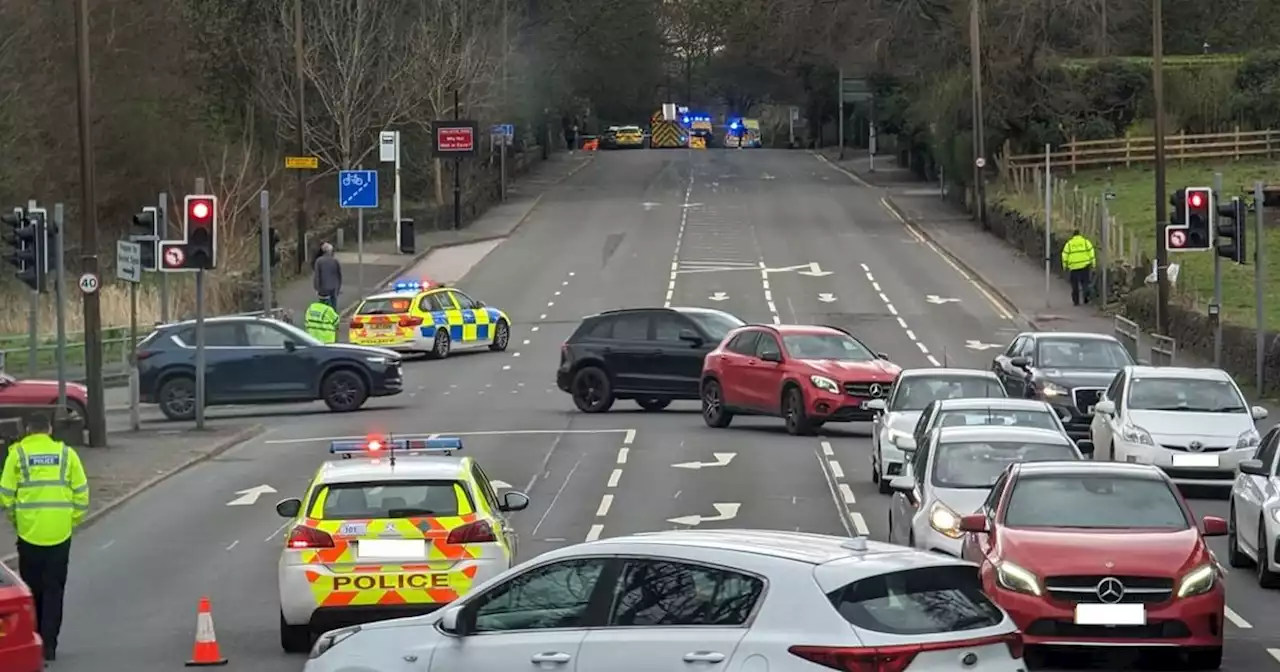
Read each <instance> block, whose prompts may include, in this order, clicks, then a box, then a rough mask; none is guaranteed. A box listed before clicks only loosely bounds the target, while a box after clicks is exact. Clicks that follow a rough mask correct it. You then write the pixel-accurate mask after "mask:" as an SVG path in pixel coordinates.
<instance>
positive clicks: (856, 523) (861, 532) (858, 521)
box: [849, 511, 871, 537]
mask: <svg viewBox="0 0 1280 672" xmlns="http://www.w3.org/2000/svg"><path fill="white" fill-rule="evenodd" d="M849 517H850V518H852V519H853V529H855V530H857V531H858V536H860V537H869V536H871V529H870V528H868V527H867V521H866V520H863V518H862V514H861V513H858V512H857V511H853V512H850V513H849Z"/></svg>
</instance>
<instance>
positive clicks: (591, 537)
mask: <svg viewBox="0 0 1280 672" xmlns="http://www.w3.org/2000/svg"><path fill="white" fill-rule="evenodd" d="M635 440H636V430H634V429H631V430H627V433H626V434H625V435H623V437H622V443H623V444H624V445H623V446H622V447H621V448H619V449H618V457H617V460H616V461H617V463H618V465H619V466H618V467H617V468H615V469H614V470H613V471H612V472H611V473H610V474H609V482H608V483H607V484H606V485H605V488H607V489H609V490H614V489H616V488H617V487H618V483H619V482H620V481H622V466H621V465H624V464H626V463H627V453H629V452H631V449H630V448H628V447H627V446H628V445H630V444H631V442H632V441H635ZM612 507H613V493H612V492H606V493H605V494H604V495H603V496H601V497H600V506H598V507H596V518H604V517H607V516H608V515H609V509H610V508H612ZM603 532H604V523H595V524H593V525H592V526H591V529H589V530H587V541H595V540H596V539H599V538H600V535H601V534H602V533H603Z"/></svg>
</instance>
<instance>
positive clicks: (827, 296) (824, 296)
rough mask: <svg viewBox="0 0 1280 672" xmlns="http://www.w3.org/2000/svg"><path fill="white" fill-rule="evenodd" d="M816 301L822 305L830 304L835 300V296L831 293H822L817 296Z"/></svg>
mask: <svg viewBox="0 0 1280 672" xmlns="http://www.w3.org/2000/svg"><path fill="white" fill-rule="evenodd" d="M818 300H819V301H821V302H823V303H831V302H832V301H835V300H836V295H835V294H832V293H831V292H822V293H821V294H819V295H818Z"/></svg>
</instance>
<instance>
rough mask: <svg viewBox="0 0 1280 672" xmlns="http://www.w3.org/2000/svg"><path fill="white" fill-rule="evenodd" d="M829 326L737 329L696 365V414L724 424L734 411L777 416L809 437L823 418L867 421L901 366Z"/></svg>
mask: <svg viewBox="0 0 1280 672" xmlns="http://www.w3.org/2000/svg"><path fill="white" fill-rule="evenodd" d="M888 359H889V358H888V356H886V355H885V354H883V353H879V354H877V353H875V352H872V350H871V349H870V348H868V347H867V346H866V344H864V343H863V342H862V341H859V340H858V339H856V338H854V337H853V336H852V335H851V334H849V333H848V332H846V331H843V330H840V329H836V328H834V327H817V326H807V325H796V324H785V325H783V324H779V325H750V326H746V327H741V328H738V329H736V330H734V331H732V332H729V335H728V336H726V337H725V339H724V340H723V341H721V343H720V346H719V347H717V348H716V349H715V350H712V351H711V352H710V353H708V354H707V356H706V359H704V360H703V363H702V419H703V420H704V421H706V423H707V425H708V426H710V427H728V426H729V423H730V422H732V421H733V416H734V415H771V416H774V417H779V416H780V417H782V418H784V419H785V420H786V423H787V432H788V433H790V434H792V435H795V436H805V435H810V434H813V433H814V432H815V431H817V429H818V428H819V427H821V426H822V425H823V423H826V422H853V421H870V420H871V419H872V418H874V417H875V414H876V411H875V410H873V409H869V408H867V407H866V403H867V402H868V401H871V400H872V399H884V398H885V397H886V396H888V394H889V388H891V387H892V386H893V381H894V379H896V378H897V377H898V372H900V371H901V370H902V369H901V367H899V366H898V365H896V364H893V363H892V362H890V361H888Z"/></svg>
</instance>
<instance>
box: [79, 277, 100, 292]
mask: <svg viewBox="0 0 1280 672" xmlns="http://www.w3.org/2000/svg"><path fill="white" fill-rule="evenodd" d="M80 291H81V292H84V293H85V294H92V293H94V292H96V291H98V276H96V275H94V274H93V273H85V274H84V275H81V276H80Z"/></svg>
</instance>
